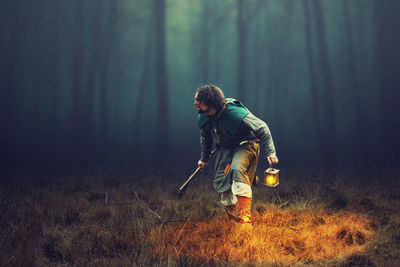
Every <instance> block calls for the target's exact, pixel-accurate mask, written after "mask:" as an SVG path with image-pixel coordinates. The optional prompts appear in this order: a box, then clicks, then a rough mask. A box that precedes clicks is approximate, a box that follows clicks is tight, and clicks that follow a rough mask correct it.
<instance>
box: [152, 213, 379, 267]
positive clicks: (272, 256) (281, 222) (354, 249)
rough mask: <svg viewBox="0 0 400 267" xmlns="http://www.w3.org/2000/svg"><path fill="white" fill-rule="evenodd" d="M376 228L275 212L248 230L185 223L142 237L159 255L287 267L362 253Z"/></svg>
mask: <svg viewBox="0 0 400 267" xmlns="http://www.w3.org/2000/svg"><path fill="white" fill-rule="evenodd" d="M376 228H377V224H376V223H375V222H374V221H373V220H371V219H368V218H365V217H364V216H362V215H359V214H355V213H352V212H335V213H331V214H329V213H326V212H325V211H324V210H313V209H304V210H296V211H294V210H292V209H281V208H277V207H276V206H272V205H271V207H270V209H268V211H266V212H263V213H261V214H256V215H255V220H254V224H253V226H248V225H242V224H238V223H233V222H229V221H227V219H226V218H225V217H220V218H215V219H203V220H193V221H192V220H188V221H187V222H185V223H175V224H170V225H168V226H166V227H157V228H155V229H152V230H151V231H150V233H148V234H147V235H146V237H145V239H146V240H148V242H149V243H151V244H152V247H153V250H154V252H155V253H156V254H158V255H174V256H175V257H177V258H179V257H182V256H183V257H190V258H194V259H197V260H203V261H204V260H214V261H222V262H226V261H231V262H232V261H234V262H257V263H263V262H264V263H271V262H272V263H282V262H284V263H290V264H294V263H296V262H301V261H302V262H308V263H310V262H316V261H321V260H334V259H336V258H338V257H348V256H350V255H354V254H360V253H363V252H365V250H366V249H367V247H368V245H369V244H368V241H369V240H371V239H372V238H373V236H374V235H375V229H376Z"/></svg>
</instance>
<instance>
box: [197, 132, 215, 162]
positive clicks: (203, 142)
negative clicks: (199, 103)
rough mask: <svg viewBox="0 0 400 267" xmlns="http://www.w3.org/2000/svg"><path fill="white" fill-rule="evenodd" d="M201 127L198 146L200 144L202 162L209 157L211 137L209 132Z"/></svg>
mask: <svg viewBox="0 0 400 267" xmlns="http://www.w3.org/2000/svg"><path fill="white" fill-rule="evenodd" d="M206 128H207V127H203V128H201V129H200V146H201V157H200V160H201V161H202V162H207V161H208V160H209V159H210V155H211V149H212V144H213V139H212V135H211V132H210V131H209V130H208V129H206Z"/></svg>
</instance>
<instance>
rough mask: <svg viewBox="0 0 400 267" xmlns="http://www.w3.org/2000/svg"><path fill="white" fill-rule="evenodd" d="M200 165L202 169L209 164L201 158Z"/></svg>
mask: <svg viewBox="0 0 400 267" xmlns="http://www.w3.org/2000/svg"><path fill="white" fill-rule="evenodd" d="M197 165H198V167H201V168H202V169H203V168H204V167H205V166H207V162H203V161H201V160H199V162H197Z"/></svg>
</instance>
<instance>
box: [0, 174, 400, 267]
mask: <svg viewBox="0 0 400 267" xmlns="http://www.w3.org/2000/svg"><path fill="white" fill-rule="evenodd" d="M191 171H193V170H190V169H188V168H186V169H185V168H181V169H176V170H166V171H146V170H140V169H138V170H137V171H136V172H135V173H133V174H132V172H130V173H125V172H110V171H101V172H100V171H99V172H90V173H80V172H72V173H69V174H63V175H59V174H57V175H55V174H49V173H42V174H35V175H33V174H24V175H21V174H20V175H16V176H12V175H8V176H3V177H2V179H3V181H4V182H3V185H2V187H1V195H0V215H1V221H0V222H1V228H0V238H1V239H0V242H1V244H2V245H1V248H0V265H1V266H84V265H85V266H399V264H400V188H399V179H398V173H400V172H399V171H395V170H393V169H392V170H391V171H375V172H372V171H370V172H368V173H364V174H361V173H357V172H350V171H346V172H344V171H339V172H338V173H337V174H336V175H333V174H332V173H325V174H323V175H322V174H319V173H318V172H315V171H306V170H304V171H303V172H294V171H291V172H289V171H282V172H281V181H280V185H279V186H278V187H277V188H273V189H272V188H268V187H266V186H263V185H262V183H259V185H258V186H256V187H254V188H253V189H254V190H253V193H254V197H253V215H254V224H253V226H250V227H248V226H247V227H246V226H243V225H240V224H237V223H235V222H232V221H229V220H228V219H227V217H226V215H225V213H224V210H223V208H222V206H221V205H220V204H219V201H218V195H217V194H216V193H215V191H214V189H213V187H212V181H211V178H210V177H209V176H206V175H204V174H200V175H199V176H198V177H196V179H195V181H194V182H193V183H192V184H191V185H190V187H189V188H188V189H187V191H186V193H185V195H184V196H183V198H182V199H180V200H178V198H177V189H178V188H179V186H180V185H181V184H182V183H183V182H184V181H185V179H186V178H187V176H188V174H190V172H191Z"/></svg>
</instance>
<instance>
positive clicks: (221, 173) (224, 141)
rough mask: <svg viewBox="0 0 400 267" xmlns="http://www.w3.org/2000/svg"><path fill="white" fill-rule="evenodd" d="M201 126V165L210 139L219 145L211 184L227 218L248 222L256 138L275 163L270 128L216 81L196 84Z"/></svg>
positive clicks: (203, 165) (205, 158)
mask: <svg viewBox="0 0 400 267" xmlns="http://www.w3.org/2000/svg"><path fill="white" fill-rule="evenodd" d="M194 105H195V106H196V108H197V113H198V116H197V120H198V125H199V128H200V144H201V159H200V160H199V162H198V165H199V167H202V168H204V167H205V166H206V164H207V161H208V160H209V159H210V154H211V149H212V145H213V142H215V143H216V146H217V147H218V154H217V158H216V161H215V168H214V174H213V176H214V188H215V189H216V190H217V192H218V193H219V194H220V196H221V203H222V204H223V205H224V208H225V211H226V213H227V214H228V216H229V217H230V218H233V219H237V220H238V221H240V222H241V223H251V222H252V219H251V199H252V190H251V186H252V185H253V182H254V179H255V173H256V168H257V162H258V157H259V152H260V146H259V142H260V143H261V145H262V149H263V151H264V153H265V154H266V158H267V160H268V162H269V164H270V165H272V164H276V163H278V158H277V156H276V152H275V146H274V142H273V140H272V136H271V132H270V130H269V128H268V126H267V124H266V123H265V122H263V121H262V120H260V119H259V118H257V117H256V116H254V115H253V114H252V113H251V112H250V111H249V110H248V109H247V108H246V107H245V106H244V105H243V104H242V103H240V102H239V101H237V100H235V99H232V98H225V96H224V93H223V92H222V91H221V89H220V88H218V87H217V86H215V85H212V84H208V85H204V86H201V87H199V88H198V89H197V90H196V93H195V97H194Z"/></svg>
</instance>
